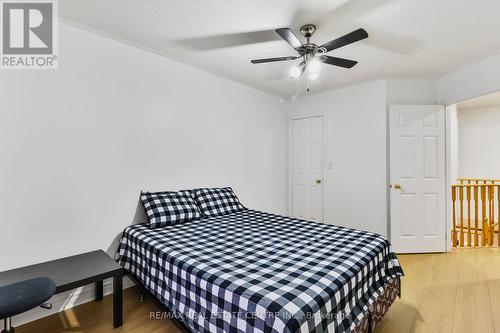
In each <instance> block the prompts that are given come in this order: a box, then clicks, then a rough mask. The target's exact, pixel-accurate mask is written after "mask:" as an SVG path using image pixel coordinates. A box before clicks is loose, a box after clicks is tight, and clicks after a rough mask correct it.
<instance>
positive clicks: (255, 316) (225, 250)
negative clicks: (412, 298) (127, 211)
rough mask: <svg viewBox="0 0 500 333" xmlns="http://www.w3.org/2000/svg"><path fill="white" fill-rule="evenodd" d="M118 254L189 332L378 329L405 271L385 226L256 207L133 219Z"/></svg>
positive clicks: (359, 330)
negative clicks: (159, 222) (166, 220)
mask: <svg viewBox="0 0 500 333" xmlns="http://www.w3.org/2000/svg"><path fill="white" fill-rule="evenodd" d="M116 259H117V260H118V261H119V262H120V263H121V265H122V266H123V267H124V268H125V270H126V271H127V272H128V273H129V274H130V275H131V276H133V277H134V278H135V279H136V280H138V281H139V282H140V284H141V285H142V286H144V287H145V288H146V289H147V290H148V291H149V293H150V294H152V295H153V296H154V297H155V298H156V299H157V300H158V301H159V302H161V304H163V305H164V306H165V307H166V308H167V309H169V310H170V311H172V313H173V314H174V315H175V318H176V319H177V320H179V321H181V322H182V323H183V325H184V326H185V327H186V328H187V329H188V330H189V331H192V332H235V333H243V332H245V333H250V332H265V333H267V332H270V333H271V332H273V333H295V332H360V333H363V332H371V331H372V330H373V328H374V326H375V325H376V323H377V322H378V321H379V320H380V319H381V317H382V316H383V315H384V313H385V312H386V311H387V309H388V307H389V306H390V304H391V303H392V302H393V301H394V299H395V298H396V297H397V296H398V295H399V293H400V291H399V288H400V277H401V276H402V275H403V271H402V269H401V267H400V264H399V262H398V259H397V257H396V255H395V254H394V253H393V252H392V251H391V248H390V244H389V242H388V241H387V240H386V239H385V238H384V237H382V236H380V235H378V234H375V233H371V232H365V231H360V230H355V229H349V228H344V227H339V226H334V225H329V224H323V223H315V222H309V221H304V220H300V219H295V218H290V217H283V216H279V215H274V214H269V213H265V212H260V211H255V210H250V209H245V210H242V211H238V212H235V213H231V214H226V215H222V216H213V217H203V218H201V219H199V220H195V221H191V222H186V223H182V224H178V225H172V226H166V227H162V228H157V229H150V228H149V227H148V226H147V225H146V224H137V225H132V226H129V227H127V228H126V229H125V230H124V232H123V236H122V238H121V241H120V246H119V249H118V252H117V257H116Z"/></svg>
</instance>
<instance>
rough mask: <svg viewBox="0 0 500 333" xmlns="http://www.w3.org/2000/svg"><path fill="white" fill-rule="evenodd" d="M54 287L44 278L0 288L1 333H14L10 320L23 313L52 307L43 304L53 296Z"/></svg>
mask: <svg viewBox="0 0 500 333" xmlns="http://www.w3.org/2000/svg"><path fill="white" fill-rule="evenodd" d="M55 291H56V285H55V283H54V281H52V280H51V279H49V278H46V277H39V278H34V279H29V280H25V281H21V282H16V283H13V284H9V285H6V286H1V287H0V319H3V320H4V330H3V331H2V333H14V327H12V323H11V320H10V318H11V317H12V316H15V315H18V314H20V313H23V312H25V311H28V310H31V309H33V308H36V307H37V306H42V307H43V308H46V309H50V308H52V305H50V304H48V303H44V302H45V301H47V300H48V299H49V298H51V297H52V295H54V293H55Z"/></svg>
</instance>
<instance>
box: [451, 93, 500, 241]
mask: <svg viewBox="0 0 500 333" xmlns="http://www.w3.org/2000/svg"><path fill="white" fill-rule="evenodd" d="M446 110H447V168H448V170H447V171H448V180H447V181H448V200H447V202H448V221H449V223H448V229H449V231H450V233H449V235H450V240H451V242H448V247H453V246H457V247H472V246H498V244H499V243H500V242H499V241H500V234H499V232H498V222H499V221H500V210H499V208H500V150H499V147H500V92H497V93H493V94H489V95H485V96H482V97H478V98H474V99H472V100H468V101H465V102H461V103H458V104H455V105H450V106H448V107H447V108H446Z"/></svg>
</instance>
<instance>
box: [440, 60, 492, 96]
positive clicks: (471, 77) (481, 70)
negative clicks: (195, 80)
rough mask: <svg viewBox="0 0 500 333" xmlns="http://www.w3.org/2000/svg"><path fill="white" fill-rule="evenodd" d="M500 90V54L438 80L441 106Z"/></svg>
mask: <svg viewBox="0 0 500 333" xmlns="http://www.w3.org/2000/svg"><path fill="white" fill-rule="evenodd" d="M499 90H500V53H499V54H495V55H492V56H490V57H487V58H484V59H481V60H480V61H477V62H475V63H473V64H470V65H468V66H465V67H463V68H461V69H459V70H456V71H454V72H452V73H449V74H447V75H444V76H442V77H440V78H439V79H437V80H436V98H437V101H438V103H439V104H445V105H448V104H454V103H457V102H462V101H465V100H468V99H471V98H473V97H479V96H482V95H486V94H489V93H492V92H496V91H499Z"/></svg>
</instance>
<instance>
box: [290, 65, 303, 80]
mask: <svg viewBox="0 0 500 333" xmlns="http://www.w3.org/2000/svg"><path fill="white" fill-rule="evenodd" d="M305 67H306V63H305V62H303V61H302V62H301V63H300V64H299V65H297V66H293V67H292V68H290V76H291V77H292V79H298V78H299V77H301V76H302V73H304V70H305Z"/></svg>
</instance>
